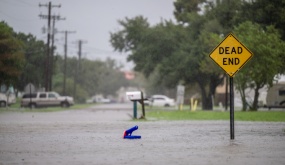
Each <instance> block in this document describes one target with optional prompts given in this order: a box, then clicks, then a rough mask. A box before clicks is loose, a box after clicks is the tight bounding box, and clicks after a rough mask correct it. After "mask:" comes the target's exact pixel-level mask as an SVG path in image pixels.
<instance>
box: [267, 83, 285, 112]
mask: <svg viewBox="0 0 285 165" xmlns="http://www.w3.org/2000/svg"><path fill="white" fill-rule="evenodd" d="M265 107H268V108H269V109H270V108H285V83H278V84H274V85H273V86H272V87H271V88H269V89H268V92H267V96H266V106H265Z"/></svg>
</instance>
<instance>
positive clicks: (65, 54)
mask: <svg viewBox="0 0 285 165" xmlns="http://www.w3.org/2000/svg"><path fill="white" fill-rule="evenodd" d="M61 33H64V38H65V39H64V40H65V43H64V71H63V72H64V75H63V91H62V93H63V95H66V60H67V36H68V34H71V33H76V31H67V30H66V31H61Z"/></svg>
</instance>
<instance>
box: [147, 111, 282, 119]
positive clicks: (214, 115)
mask: <svg viewBox="0 0 285 165" xmlns="http://www.w3.org/2000/svg"><path fill="white" fill-rule="evenodd" d="M234 115H235V121H271V122H285V112H284V111H267V112H264V111H262V112H258V111H257V112H241V111H238V112H235V113H234ZM146 116H147V117H150V118H155V119H157V120H229V119H230V112H229V111H225V112H223V111H195V112H191V111H177V110H176V111H163V110H154V111H148V112H147V114H146Z"/></svg>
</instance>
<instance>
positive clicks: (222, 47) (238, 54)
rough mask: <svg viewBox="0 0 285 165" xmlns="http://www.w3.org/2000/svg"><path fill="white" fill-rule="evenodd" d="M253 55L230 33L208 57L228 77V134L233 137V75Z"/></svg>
mask: <svg viewBox="0 0 285 165" xmlns="http://www.w3.org/2000/svg"><path fill="white" fill-rule="evenodd" d="M252 56H253V54H252V52H251V51H250V50H248V49H247V48H246V47H245V46H244V45H243V44H242V43H241V42H240V41H239V40H238V39H237V38H236V37H235V36H234V35H233V34H232V33H230V34H228V36H227V37H226V38H225V39H224V40H223V41H222V42H221V43H220V44H219V45H218V46H217V47H216V48H215V49H214V50H213V51H212V52H211V53H210V58H211V59H212V60H213V61H214V62H215V63H217V65H219V66H220V67H221V68H222V69H223V70H224V71H225V72H226V73H227V74H228V75H229V77H230V134H231V139H235V130H234V128H235V126H234V78H233V77H234V75H235V74H236V73H237V72H238V71H239V70H240V69H241V68H242V67H243V66H244V65H245V64H246V62H248V61H249V60H250V59H251V57H252Z"/></svg>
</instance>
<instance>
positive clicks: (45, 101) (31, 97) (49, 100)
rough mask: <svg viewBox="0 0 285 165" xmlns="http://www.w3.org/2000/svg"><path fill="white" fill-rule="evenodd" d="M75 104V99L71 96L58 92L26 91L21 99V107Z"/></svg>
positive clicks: (67, 105)
mask: <svg viewBox="0 0 285 165" xmlns="http://www.w3.org/2000/svg"><path fill="white" fill-rule="evenodd" d="M73 104H74V100H73V98H72V97H70V96H60V95H59V94H58V93H56V92H37V93H26V94H24V95H23V97H22V100H21V107H30V108H36V107H50V106H61V107H69V106H71V105H73Z"/></svg>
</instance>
